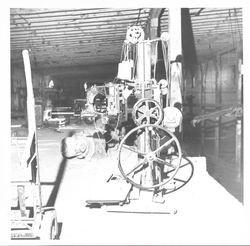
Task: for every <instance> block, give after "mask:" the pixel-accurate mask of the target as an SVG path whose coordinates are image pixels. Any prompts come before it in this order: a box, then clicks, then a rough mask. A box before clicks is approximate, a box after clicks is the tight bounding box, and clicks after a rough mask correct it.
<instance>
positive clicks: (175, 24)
mask: <svg viewBox="0 0 250 246" xmlns="http://www.w3.org/2000/svg"><path fill="white" fill-rule="evenodd" d="M168 18H169V21H168V22H169V23H168V25H169V37H170V40H169V46H170V47H169V50H170V52H169V54H170V62H172V64H171V65H170V74H171V76H170V77H171V78H170V84H169V97H168V98H169V102H168V104H167V106H174V104H175V103H180V104H182V95H181V87H182V64H181V62H176V58H177V56H178V55H182V35H181V9H180V8H170V9H169V11H168Z"/></svg>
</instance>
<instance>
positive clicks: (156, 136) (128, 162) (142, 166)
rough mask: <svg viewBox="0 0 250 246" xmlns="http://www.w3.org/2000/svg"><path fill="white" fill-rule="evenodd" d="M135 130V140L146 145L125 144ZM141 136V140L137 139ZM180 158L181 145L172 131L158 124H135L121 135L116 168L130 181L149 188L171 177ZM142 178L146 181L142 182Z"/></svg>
mask: <svg viewBox="0 0 250 246" xmlns="http://www.w3.org/2000/svg"><path fill="white" fill-rule="evenodd" d="M134 133H136V134H137V142H138V143H139V142H144V145H145V146H141V147H140V146H139V145H137V146H135V145H134V146H128V145H126V144H125V142H126V139H127V138H129V137H130V136H131V135H132V134H134ZM140 138H144V140H143V141H140ZM138 143H137V144H138ZM181 158H182V152H181V147H180V144H179V141H178V139H177V138H176V137H175V136H174V134H173V133H171V132H170V131H168V130H166V129H165V128H163V127H161V126H158V125H151V124H146V125H141V126H138V127H136V128H134V129H133V130H131V131H130V132H129V133H128V134H127V135H126V136H125V137H124V138H123V139H122V141H121V143H120V146H119V150H118V168H119V170H120V172H121V174H122V176H123V177H124V178H125V179H126V180H127V181H128V182H129V183H131V184H132V185H134V186H135V187H137V188H140V189H146V190H150V189H155V188H158V187H161V186H163V185H165V184H166V183H168V182H169V181H170V180H172V179H173V178H174V176H175V175H176V173H177V171H178V169H179V167H180V164H181ZM145 177H146V178H145ZM145 179H148V181H149V182H146V183H145V182H144V180H145Z"/></svg>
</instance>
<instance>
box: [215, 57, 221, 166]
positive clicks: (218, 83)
mask: <svg viewBox="0 0 250 246" xmlns="http://www.w3.org/2000/svg"><path fill="white" fill-rule="evenodd" d="M214 65H215V71H216V78H215V104H221V61H220V60H219V57H216V59H215V60H214ZM217 109H218V108H216V110H217ZM220 124H221V116H219V117H216V118H215V130H214V131H215V132H214V136H215V143H214V156H215V160H216V161H218V160H219V154H220V131H221V129H220V127H221V126H220Z"/></svg>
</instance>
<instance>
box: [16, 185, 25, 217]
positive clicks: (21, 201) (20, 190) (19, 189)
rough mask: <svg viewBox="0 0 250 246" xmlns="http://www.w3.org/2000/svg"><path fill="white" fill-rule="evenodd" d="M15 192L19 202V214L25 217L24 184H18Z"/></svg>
mask: <svg viewBox="0 0 250 246" xmlns="http://www.w3.org/2000/svg"><path fill="white" fill-rule="evenodd" d="M17 194H18V202H19V207H20V213H21V216H22V217H26V206H25V189H24V185H18V186H17Z"/></svg>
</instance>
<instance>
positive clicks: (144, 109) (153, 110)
mask: <svg viewBox="0 0 250 246" xmlns="http://www.w3.org/2000/svg"><path fill="white" fill-rule="evenodd" d="M132 117H133V120H134V122H135V124H136V125H138V126H139V125H142V124H153V125H160V123H161V122H162V119H163V110H162V107H161V105H160V104H159V103H158V102H157V101H155V100H153V99H148V98H143V99H140V100H139V101H138V102H137V103H136V104H135V105H134V107H133V111H132Z"/></svg>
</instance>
